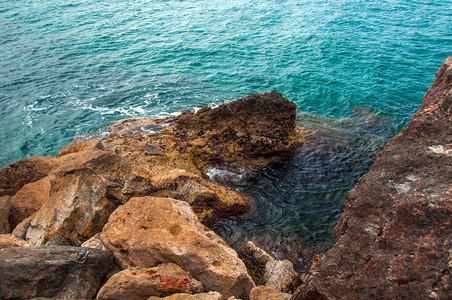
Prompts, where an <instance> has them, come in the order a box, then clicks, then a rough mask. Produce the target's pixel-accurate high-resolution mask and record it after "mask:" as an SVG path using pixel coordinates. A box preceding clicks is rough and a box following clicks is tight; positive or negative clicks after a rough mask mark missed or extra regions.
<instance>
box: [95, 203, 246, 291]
mask: <svg viewBox="0 0 452 300" xmlns="http://www.w3.org/2000/svg"><path fill="white" fill-rule="evenodd" d="M101 238H102V241H103V242H104V244H105V245H106V246H107V248H109V249H110V250H111V251H112V252H113V254H114V256H115V257H116V259H117V262H118V263H119V264H120V265H121V266H122V267H123V268H127V267H133V266H136V267H142V268H146V267H152V266H155V265H157V264H159V263H161V262H174V263H176V264H178V265H179V266H181V267H182V268H183V269H184V270H186V271H188V272H190V274H191V275H192V276H193V277H194V278H196V279H197V280H199V281H201V282H202V283H203V285H204V287H205V288H206V289H208V290H214V291H218V292H220V293H222V294H224V295H226V296H230V295H234V296H237V297H244V298H247V296H248V294H249V291H250V290H251V288H252V287H253V286H254V283H253V280H252V279H251V277H249V275H248V273H247V270H246V267H245V265H244V264H243V262H242V261H241V260H240V259H238V257H237V254H236V252H235V251H234V250H233V249H232V248H230V247H229V246H228V245H227V244H226V243H225V242H224V240H222V239H221V238H220V237H218V236H217V235H216V234H215V233H213V232H212V231H210V230H209V229H208V228H207V227H205V226H203V225H202V224H201V223H200V222H199V220H198V218H197V217H196V215H195V214H194V213H193V211H192V209H191V208H190V206H189V205H188V203H186V202H182V201H178V200H174V199H170V198H154V197H141V198H132V199H130V201H129V202H128V203H126V204H125V205H123V206H120V207H118V209H117V210H116V211H115V212H114V213H113V214H112V215H111V216H110V219H109V221H108V223H107V225H105V227H104V229H103V231H102V234H101Z"/></svg>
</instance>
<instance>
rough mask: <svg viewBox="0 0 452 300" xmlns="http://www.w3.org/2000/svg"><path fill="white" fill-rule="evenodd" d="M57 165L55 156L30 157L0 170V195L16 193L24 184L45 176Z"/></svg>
mask: <svg viewBox="0 0 452 300" xmlns="http://www.w3.org/2000/svg"><path fill="white" fill-rule="evenodd" d="M57 165H58V160H57V158H56V157H52V156H43V157H35V156H34V157H30V158H26V159H22V160H19V161H16V162H14V163H12V164H9V165H7V166H6V167H4V168H3V169H1V170H0V196H4V195H9V196H13V195H14V194H16V193H17V192H18V191H19V190H20V189H21V188H22V187H23V186H24V185H25V184H27V183H30V182H33V181H36V180H39V179H41V178H43V177H46V176H47V175H48V174H49V173H50V171H51V170H52V169H53V168H55V167H56V166H57Z"/></svg>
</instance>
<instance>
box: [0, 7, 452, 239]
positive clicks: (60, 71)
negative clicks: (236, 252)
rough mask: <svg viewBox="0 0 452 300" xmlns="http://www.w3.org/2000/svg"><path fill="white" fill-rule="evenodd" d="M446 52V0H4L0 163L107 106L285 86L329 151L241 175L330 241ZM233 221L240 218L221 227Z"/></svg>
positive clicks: (134, 112) (451, 20) (119, 110)
mask: <svg viewBox="0 0 452 300" xmlns="http://www.w3.org/2000/svg"><path fill="white" fill-rule="evenodd" d="M449 55H452V1H444V0H441V1H440V0H433V1H431V0H430V1H424V0H417V1H409V0H386V1H384V0H378V1H377V0H368V1H359V0H355V1H352V0H338V1H327V0H306V1H295V0H287V1H283V0H275V1H265V0H253V1H251V0H249V1H248V0H228V1H223V0H219V1H194V0H188V1H171V0H167V1H144V0H141V1H139V0H136V1H118V0H109V1H93V0H79V1H74V0H65V1H61V0H52V1H48V0H42V1H31V0H28V1H26V0H17V1H5V0H0V114H1V115H0V128H1V130H0V140H1V141H2V149H1V151H0V167H2V166H4V165H6V164H8V163H11V162H13V161H16V160H19V159H22V158H25V157H29V156H33V155H56V154H57V152H58V150H59V149H61V148H62V147H64V146H65V145H67V144H68V143H69V142H71V141H72V139H73V137H74V136H76V135H81V134H85V133H88V132H93V131H96V130H98V129H100V128H101V127H103V126H105V125H107V124H108V123H109V122H110V121H112V120H117V119H121V118H126V117H131V116H154V117H159V116H167V115H169V114H177V113H178V112H180V111H182V110H185V109H193V108H195V107H201V106H203V105H207V104H217V103H221V102H224V101H226V100H231V99H235V98H240V97H243V96H246V95H248V94H251V93H255V92H266V91H270V90H277V91H279V92H281V93H282V94H283V95H284V96H285V97H286V98H288V99H290V100H292V101H294V102H295V103H296V104H297V105H298V109H299V110H300V116H299V123H300V124H301V125H304V126H308V127H312V128H314V129H315V130H320V131H321V132H322V133H324V134H325V139H324V140H322V141H321V142H320V144H319V145H318V146H317V148H318V149H324V151H323V152H321V153H317V152H316V151H318V150H312V149H311V150H309V149H307V148H306V149H300V151H299V153H298V154H297V156H296V157H295V158H294V159H293V160H291V161H288V162H283V163H281V164H279V165H276V166H272V167H271V168H270V169H268V170H267V171H266V172H267V173H265V172H264V173H260V174H256V176H255V178H253V182H254V184H252V185H250V186H249V187H246V188H243V187H242V188H243V189H245V191H246V192H248V193H250V194H252V195H253V196H254V197H255V198H258V199H268V198H269V197H270V198H272V199H273V198H274V196H275V195H280V198H281V197H286V198H287V199H288V200H287V201H288V202H289V203H286V204H281V205H280V206H284V207H283V208H282V211H286V213H283V214H280V217H278V215H276V216H275V217H274V218H272V217H271V218H272V219H282V221H281V222H282V223H278V224H280V225H275V224H272V226H271V227H272V228H277V227H278V226H279V227H284V228H288V227H290V226H292V225H290V226H289V225H287V224H288V223H284V222H286V221H284V220H289V219H290V220H292V221H290V222H291V223H290V224H297V226H298V227H297V226H296V227H297V228H296V229H294V231H291V232H292V233H291V234H289V235H290V236H293V235H296V236H302V239H303V240H308V241H309V240H316V239H317V240H318V239H325V240H329V241H330V240H331V230H330V229H331V228H332V226H333V225H334V223H335V221H336V220H337V216H338V215H339V214H340V210H341V205H342V203H341V202H342V201H343V199H344V197H345V196H346V194H347V191H348V190H349V189H350V188H351V187H352V186H353V184H354V182H355V181H356V180H357V178H358V177H359V176H361V175H362V173H363V172H365V171H366V170H367V169H368V168H369V167H370V165H371V164H372V161H373V156H374V155H375V152H376V151H378V150H380V149H381V148H382V147H383V146H384V144H385V143H386V142H387V141H388V140H389V139H390V138H391V137H392V136H393V135H394V134H395V133H396V132H397V131H398V130H400V129H401V128H402V127H403V126H404V125H405V124H406V123H407V122H408V120H409V119H410V118H411V116H412V115H413V113H414V112H415V111H416V110H417V109H418V108H419V107H420V103H421V99H422V97H423V95H424V93H425V92H426V91H427V89H428V87H429V86H430V84H431V82H432V81H433V79H434V74H435V72H436V70H437V69H438V68H439V66H440V65H441V64H442V62H443V61H444V60H445V59H446V58H447V56H449ZM356 107H358V109H357V111H355V113H354V112H353V111H354V109H356ZM359 107H364V108H366V109H370V111H367V110H365V109H360V108H359ZM375 120H376V121H375ZM321 168H322V169H321ZM320 169H321V170H322V171H320V172H318V170H320ZM297 170H298V171H297ZM325 170H329V171H325ZM324 172H327V173H325V174H324V175H322V174H323V173H324ZM331 174H333V175H331ZM280 178H286V180H282V181H281V182H280V184H281V187H278V184H279V183H278V182H279V181H280ZM268 180H270V183H268V184H264V182H266V181H268ZM277 183H278V184H277ZM311 183H312V184H311ZM314 183H316V184H314ZM262 185H265V188H263V190H264V191H268V192H269V193H270V194H269V196H266V192H263V191H260V192H259V190H260V187H261V186H262ZM271 185H273V186H275V189H274V190H271V189H268V188H267V187H268V186H271ZM284 191H286V192H284ZM287 191H289V192H287ZM331 191H336V192H331ZM314 194H315V195H314ZM331 194H334V195H336V194H337V195H336V196H331ZM322 195H323V196H322ZM344 195H345V196H344ZM280 198H277V199H280ZM258 201H264V202H265V203H264V204H261V206H260V207H261V208H263V207H266V205H270V204H269V203H271V201H270V202H268V200H258ZM275 201H276V202H277V203H285V202H284V201H285V200H284V201H282V200H275ZM278 201H282V202H278ZM320 202H322V203H324V204H322V205H320V204H319V203H320ZM294 203H295V204H294ZM296 203H310V205H311V204H312V205H311V207H313V208H312V211H314V212H315V213H314V214H313V215H309V216H308V217H307V216H305V215H299V214H296V213H294V214H292V215H291V214H290V213H289V212H294V211H301V210H307V211H309V210H310V209H311V208H309V207H302V206H297V204H296ZM325 203H327V204H328V205H330V206H331V205H332V206H331V207H330V208H328V207H329V206H328V205H326V204H325ZM272 205H273V204H272ZM293 205H295V207H294V206H293ZM308 206H309V205H308ZM269 209H270V210H271V211H272V212H275V213H276V214H278V213H280V211H281V210H278V208H275V209H273V208H269ZM322 210H323V211H327V213H326V215H325V216H324V217H322V212H321V211H322ZM317 211H320V212H317ZM317 214H320V217H319V215H317ZM268 215H269V216H271V215H272V213H268ZM281 216H282V217H281ZM322 218H323V219H322ZM300 220H308V221H300ZM319 220H323V221H319ZM263 222H265V223H269V221H268V220H267V221H263ZM303 222H305V223H306V224H303V225H300V224H302V223H303ZM308 223H309V224H310V223H313V224H316V225H312V226H311V225H307V224H308ZM281 224H283V225H281ZM319 224H320V225H319ZM322 224H323V225H322ZM317 225H318V226H317ZM231 226H232V225H231ZM253 226H254V225H253ZM319 226H320V227H321V228H320V227H319ZM262 227H264V226H260V225H259V226H258V225H256V228H255V229H252V230H249V231H248V236H252V235H254V234H256V232H259V230H260V229H261V228H262ZM228 228H229V229H230V228H235V229H234V230H236V229H237V228H236V227H227V226H226V227H225V228H224V230H223V229H221V228H220V229H218V230H219V232H224V233H225V235H226V232H227V229H228ZM258 229H259V230H258ZM237 230H238V229H237ZM282 235H284V234H282ZM229 236H230V234H229ZM260 236H261V238H262V237H263V236H267V233H265V232H262V234H261V235H260ZM287 243H288V242H287ZM287 243H286V244H287ZM326 243H327V242H326ZM327 244H328V243H327Z"/></svg>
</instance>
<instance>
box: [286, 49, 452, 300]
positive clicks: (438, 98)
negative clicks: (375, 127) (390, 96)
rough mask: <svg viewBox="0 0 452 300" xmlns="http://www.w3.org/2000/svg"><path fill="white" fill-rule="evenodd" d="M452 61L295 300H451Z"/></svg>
mask: <svg viewBox="0 0 452 300" xmlns="http://www.w3.org/2000/svg"><path fill="white" fill-rule="evenodd" d="M451 128H452V57H449V58H448V59H447V61H446V62H445V63H444V64H443V66H442V67H441V68H440V69H439V71H438V72H437V74H436V79H435V81H434V82H433V84H432V86H431V88H430V90H429V91H428V92H427V93H426V95H425V97H424V99H423V102H422V107H421V109H420V110H419V111H418V112H416V114H415V115H414V116H413V118H412V119H411V121H410V122H409V123H408V124H407V125H406V126H405V128H404V129H403V130H402V131H401V132H400V133H399V134H397V135H396V136H395V137H394V139H393V140H392V141H391V142H390V143H389V144H388V145H387V147H386V148H385V149H384V150H383V151H381V152H380V153H379V154H378V155H377V158H376V161H375V164H374V165H373V167H372V169H371V170H370V171H369V173H367V174H366V175H364V176H363V177H362V178H361V179H360V180H359V181H358V183H357V184H356V186H355V187H354V188H353V190H352V191H351V192H350V194H349V197H348V199H347V201H346V202H345V209H344V213H343V214H342V216H341V218H340V220H339V222H338V224H337V226H336V229H335V244H334V246H333V247H332V248H331V249H330V250H329V251H328V252H327V253H326V255H325V257H324V258H322V259H321V260H320V262H319V264H318V266H317V267H316V268H315V269H314V270H313V272H312V278H311V280H310V281H309V282H308V283H307V284H306V286H305V287H304V288H303V289H302V290H301V291H300V293H299V295H298V296H297V297H294V299H450V297H451V295H452V277H451V275H450V274H451V272H452V252H451V249H452V230H451V228H452V185H451V183H452V131H451Z"/></svg>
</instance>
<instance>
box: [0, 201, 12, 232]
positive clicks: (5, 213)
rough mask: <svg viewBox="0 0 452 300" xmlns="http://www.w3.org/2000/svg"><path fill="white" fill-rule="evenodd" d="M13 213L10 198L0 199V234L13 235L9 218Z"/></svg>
mask: <svg viewBox="0 0 452 300" xmlns="http://www.w3.org/2000/svg"><path fill="white" fill-rule="evenodd" d="M10 213H11V204H10V197H9V196H3V197H0V234H1V233H11V226H10V224H9V217H10Z"/></svg>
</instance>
